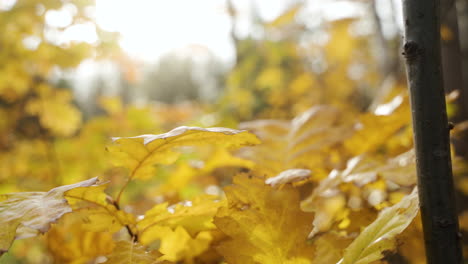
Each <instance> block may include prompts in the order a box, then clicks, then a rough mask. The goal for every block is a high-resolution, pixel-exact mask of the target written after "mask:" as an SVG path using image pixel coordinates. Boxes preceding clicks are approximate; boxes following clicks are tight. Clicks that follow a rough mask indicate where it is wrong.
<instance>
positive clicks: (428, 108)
mask: <svg viewBox="0 0 468 264" xmlns="http://www.w3.org/2000/svg"><path fill="white" fill-rule="evenodd" d="M439 12H440V1H439V0H404V1H403V18H404V24H405V44H404V46H403V50H404V52H403V54H404V56H405V58H406V66H407V74H408V83H409V89H410V98H411V109H412V117H413V132H414V143H415V150H416V164H417V172H418V188H419V201H420V208H421V218H422V223H423V229H424V240H425V246H426V257H427V263H430V264H459V263H462V255H461V245H460V239H459V237H458V234H459V232H458V219H457V214H456V208H455V195H454V194H455V191H454V188H453V179H452V167H451V160H450V145H449V125H448V121H447V112H446V106H445V96H444V88H443V78H442V67H441V54H440V14H439Z"/></svg>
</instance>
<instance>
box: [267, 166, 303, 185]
mask: <svg viewBox="0 0 468 264" xmlns="http://www.w3.org/2000/svg"><path fill="white" fill-rule="evenodd" d="M309 176H310V170H305V169H290V170H285V171H283V172H281V173H280V174H278V175H276V176H275V177H273V178H269V179H267V180H266V181H265V183H266V184H268V185H271V186H273V187H276V186H278V185H282V184H286V183H294V182H299V181H303V180H305V179H307V178H308V177H309Z"/></svg>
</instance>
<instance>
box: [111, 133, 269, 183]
mask: <svg viewBox="0 0 468 264" xmlns="http://www.w3.org/2000/svg"><path fill="white" fill-rule="evenodd" d="M113 141H114V143H115V144H114V145H113V146H109V147H108V150H109V152H111V153H112V154H113V156H114V158H113V161H114V164H115V165H118V166H123V167H126V168H128V169H129V170H130V172H131V174H130V178H131V179H133V178H137V179H148V178H150V177H151V176H153V175H154V170H155V168H154V167H153V165H154V164H171V163H173V162H174V161H175V160H176V159H177V158H178V157H179V154H178V153H177V152H175V151H174V148H175V147H181V146H199V145H206V146H210V145H216V146H219V147H224V148H238V147H242V146H248V145H254V144H259V143H260V141H259V140H258V138H257V137H256V136H255V135H254V134H251V133H249V132H247V131H244V130H235V129H229V128H220V127H215V128H200V127H186V126H182V127H178V128H175V129H173V130H171V131H169V132H167V133H164V134H160V135H141V136H137V137H127V138H113Z"/></svg>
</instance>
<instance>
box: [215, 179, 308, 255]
mask: <svg viewBox="0 0 468 264" xmlns="http://www.w3.org/2000/svg"><path fill="white" fill-rule="evenodd" d="M225 192H226V196H227V199H228V206H227V207H222V208H220V210H219V212H218V214H217V215H216V218H215V224H216V226H217V227H218V228H219V229H220V230H221V231H222V232H223V233H225V234H226V235H227V236H228V237H229V238H230V239H228V240H226V241H224V242H221V243H220V245H219V247H218V251H219V252H220V253H221V254H222V255H223V256H224V257H225V259H226V261H227V262H228V263H233V264H235V263H242V264H243V263H271V264H275V263H278V264H280V263H283V264H284V263H291V264H292V263H311V261H310V259H311V256H312V255H313V247H311V246H309V245H308V244H307V242H306V239H307V234H308V233H309V231H310V228H311V221H312V218H313V217H312V214H309V213H304V212H302V211H301V210H300V209H299V193H298V192H297V190H296V189H294V188H293V187H291V186H285V187H284V188H283V189H281V190H277V189H274V188H272V187H270V186H268V185H266V184H265V183H264V182H263V181H262V180H261V179H258V178H250V179H249V177H247V176H245V175H242V176H238V177H236V178H235V179H234V185H233V186H229V187H226V188H225Z"/></svg>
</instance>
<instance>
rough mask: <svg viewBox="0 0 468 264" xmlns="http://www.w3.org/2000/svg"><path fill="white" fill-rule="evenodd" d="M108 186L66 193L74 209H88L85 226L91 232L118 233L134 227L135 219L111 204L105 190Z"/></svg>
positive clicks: (79, 189) (84, 188)
mask: <svg viewBox="0 0 468 264" xmlns="http://www.w3.org/2000/svg"><path fill="white" fill-rule="evenodd" d="M106 188H107V184H102V185H99V186H90V187H80V188H75V189H73V190H70V191H67V192H66V193H65V195H64V196H65V198H66V199H67V200H68V203H69V204H70V206H71V207H72V208H73V209H81V210H84V209H82V208H86V211H87V213H86V214H85V215H83V221H84V222H85V223H87V224H85V226H86V227H87V228H88V229H89V230H91V231H96V232H98V231H109V232H116V231H118V230H120V229H121V228H122V227H124V226H126V225H128V226H129V228H132V227H134V225H135V223H136V220H135V217H134V216H133V215H131V214H129V213H126V212H124V211H122V210H119V209H118V208H117V207H116V206H115V204H113V203H111V202H109V200H108V199H107V195H106V194H105V193H104V190H105V189H106Z"/></svg>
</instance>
